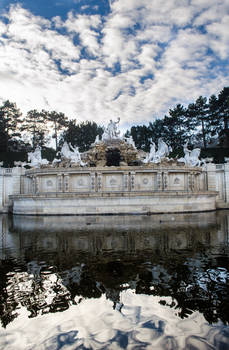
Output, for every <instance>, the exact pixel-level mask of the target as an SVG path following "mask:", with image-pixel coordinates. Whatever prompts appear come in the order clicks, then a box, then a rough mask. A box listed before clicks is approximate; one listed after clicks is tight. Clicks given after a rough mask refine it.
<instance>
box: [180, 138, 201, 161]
mask: <svg viewBox="0 0 229 350" xmlns="http://www.w3.org/2000/svg"><path fill="white" fill-rule="evenodd" d="M183 151H184V157H182V158H179V159H178V162H183V163H185V165H189V166H200V164H201V162H200V160H199V155H200V148H194V149H193V150H192V151H191V150H189V149H188V142H186V144H185V145H184V147H183Z"/></svg>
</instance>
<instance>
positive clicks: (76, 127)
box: [0, 87, 229, 160]
mask: <svg viewBox="0 0 229 350" xmlns="http://www.w3.org/2000/svg"><path fill="white" fill-rule="evenodd" d="M152 119H154V121H153V122H150V123H149V125H148V126H146V125H137V126H133V127H131V129H130V130H128V131H127V132H126V134H125V136H126V137H129V136H132V137H133V140H134V141H135V144H136V147H137V148H138V149H142V150H144V151H149V148H150V143H151V140H153V141H154V142H155V143H157V141H158V139H159V138H160V137H162V138H163V140H164V141H165V142H166V143H167V144H168V145H169V146H171V147H172V149H173V155H180V154H181V153H182V148H183V145H184V143H186V142H189V147H201V148H202V149H206V148H208V147H209V146H210V145H212V143H215V144H218V145H222V146H224V147H228V146H229V144H228V142H229V131H228V119H229V87H225V88H224V89H223V90H222V91H220V93H219V94H218V96H215V95H212V96H211V97H210V98H209V99H207V98H206V97H202V96H200V97H199V98H198V99H197V100H196V101H195V102H193V103H191V104H189V105H188V106H187V107H184V106H182V105H181V104H178V105H177V106H175V107H174V108H173V109H170V110H169V112H168V115H165V116H164V118H162V119H156V120H155V118H152ZM102 134H103V128H102V127H101V126H99V125H97V124H96V122H90V121H86V122H83V123H80V124H77V121H76V120H69V119H68V118H67V116H65V115H64V113H60V112H59V113H58V112H56V111H45V110H41V111H37V110H30V111H28V112H27V114H26V115H25V116H23V114H22V113H21V111H20V110H19V108H17V106H16V104H15V103H12V102H10V101H5V102H4V103H3V104H2V105H1V106H0V154H3V153H7V154H8V153H9V152H11V153H12V152H14V153H16V152H28V151H31V150H34V149H35V148H36V146H40V147H41V148H42V149H43V150H45V149H46V150H47V144H48V143H49V142H50V139H51V138H53V139H54V142H53V144H54V145H55V146H54V147H53V148H55V149H54V150H53V153H55V152H54V151H56V150H58V148H60V147H61V145H62V144H63V142H64V141H67V142H68V143H71V144H72V146H78V147H79V150H80V152H84V151H86V150H87V149H88V148H89V146H90V145H91V143H93V142H94V140H95V138H96V136H97V135H100V136H101V135H102ZM0 160H1V159H0Z"/></svg>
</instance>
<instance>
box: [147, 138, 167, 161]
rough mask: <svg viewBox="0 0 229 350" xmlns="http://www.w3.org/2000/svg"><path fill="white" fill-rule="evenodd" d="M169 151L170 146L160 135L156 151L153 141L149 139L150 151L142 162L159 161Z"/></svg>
mask: <svg viewBox="0 0 229 350" xmlns="http://www.w3.org/2000/svg"><path fill="white" fill-rule="evenodd" d="M170 152H171V148H170V147H169V146H168V145H167V144H166V143H165V142H164V141H163V140H162V138H161V137H160V138H159V139H158V145H157V151H156V145H155V143H154V142H153V141H152V140H151V145H150V152H149V154H148V156H147V157H146V158H145V159H144V161H143V163H160V162H161V160H162V159H163V158H165V157H167V156H168V155H169V153H170Z"/></svg>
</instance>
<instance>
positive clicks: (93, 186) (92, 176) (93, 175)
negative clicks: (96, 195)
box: [90, 172, 95, 192]
mask: <svg viewBox="0 0 229 350" xmlns="http://www.w3.org/2000/svg"><path fill="white" fill-rule="evenodd" d="M90 178H91V192H95V173H94V172H93V173H90Z"/></svg>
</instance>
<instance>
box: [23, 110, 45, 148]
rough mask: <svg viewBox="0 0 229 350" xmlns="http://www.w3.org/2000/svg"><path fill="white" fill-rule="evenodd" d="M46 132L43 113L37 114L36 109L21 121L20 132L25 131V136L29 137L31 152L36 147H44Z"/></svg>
mask: <svg viewBox="0 0 229 350" xmlns="http://www.w3.org/2000/svg"><path fill="white" fill-rule="evenodd" d="M47 130H48V126H47V122H46V118H45V113H44V112H43V111H42V112H38V111H37V110H36V109H33V110H31V111H29V112H28V113H27V115H26V117H25V118H24V119H23V123H22V126H21V131H25V132H26V133H27V134H29V135H31V141H32V149H33V150H34V149H35V148H36V146H41V147H44V145H45V143H46V142H47V137H46V134H47Z"/></svg>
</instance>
